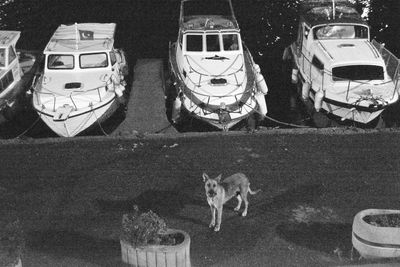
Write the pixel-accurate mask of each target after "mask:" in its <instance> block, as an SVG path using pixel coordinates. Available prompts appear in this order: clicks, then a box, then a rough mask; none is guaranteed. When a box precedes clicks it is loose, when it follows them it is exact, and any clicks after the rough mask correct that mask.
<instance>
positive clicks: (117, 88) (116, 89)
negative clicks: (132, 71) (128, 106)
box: [115, 85, 125, 97]
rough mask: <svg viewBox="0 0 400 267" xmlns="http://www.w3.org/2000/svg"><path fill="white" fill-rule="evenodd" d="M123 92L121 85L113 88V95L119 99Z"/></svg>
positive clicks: (123, 88)
mask: <svg viewBox="0 0 400 267" xmlns="http://www.w3.org/2000/svg"><path fill="white" fill-rule="evenodd" d="M124 90H125V87H124V86H123V85H118V86H116V87H115V94H116V95H117V96H118V97H121V96H122V95H123V94H124V93H123V92H124Z"/></svg>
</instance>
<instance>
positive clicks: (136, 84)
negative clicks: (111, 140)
mask: <svg viewBox="0 0 400 267" xmlns="http://www.w3.org/2000/svg"><path fill="white" fill-rule="evenodd" d="M133 76H134V81H133V83H132V88H131V92H130V96H129V101H128V103H127V113H126V118H125V120H124V121H123V122H122V123H121V125H120V126H119V127H118V128H117V129H116V130H115V131H114V132H113V135H126V134H128V135H130V134H135V133H143V134H144V133H173V132H175V133H176V132H177V131H176V129H175V128H174V127H173V126H172V125H171V124H170V123H169V121H168V119H167V116H166V107H165V97H164V81H163V62H162V59H138V60H137V62H136V64H135V67H134V73H133Z"/></svg>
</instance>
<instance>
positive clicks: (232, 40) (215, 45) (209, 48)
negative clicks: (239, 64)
mask: <svg viewBox="0 0 400 267" xmlns="http://www.w3.org/2000/svg"><path fill="white" fill-rule="evenodd" d="M203 38H205V43H206V47H205V48H204V49H203ZM238 50H239V35H238V34H237V33H222V34H219V33H214V34H204V35H203V34H187V35H186V51H188V52H202V51H206V52H219V51H238Z"/></svg>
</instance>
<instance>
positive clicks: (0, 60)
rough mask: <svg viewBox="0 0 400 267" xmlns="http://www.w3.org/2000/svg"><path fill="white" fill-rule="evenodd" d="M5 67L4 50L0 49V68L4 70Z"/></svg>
mask: <svg viewBox="0 0 400 267" xmlns="http://www.w3.org/2000/svg"><path fill="white" fill-rule="evenodd" d="M5 66H6V49H5V48H0V68H4V67H5Z"/></svg>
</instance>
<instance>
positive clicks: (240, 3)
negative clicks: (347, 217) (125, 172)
mask: <svg viewBox="0 0 400 267" xmlns="http://www.w3.org/2000/svg"><path fill="white" fill-rule="evenodd" d="M1 2H6V1H4V0H0V4H1ZM232 2H233V6H234V9H235V14H236V17H237V19H238V22H239V25H240V28H241V31H242V37H243V39H244V41H245V42H246V44H247V46H248V47H249V49H250V51H251V52H252V54H253V57H254V59H255V61H256V63H258V64H259V65H260V66H261V68H262V72H263V74H264V77H265V79H266V81H267V84H268V87H269V95H268V96H267V105H268V109H269V115H270V116H271V117H274V118H276V119H279V120H283V121H290V120H292V118H291V117H290V114H289V113H288V109H289V108H288V107H289V105H290V103H289V99H290V98H289V91H290V90H289V89H288V86H289V85H288V84H287V81H288V77H287V76H284V75H283V72H282V69H283V66H282V63H281V57H282V53H283V49H284V48H285V47H286V46H287V45H289V44H290V43H291V42H292V41H293V40H294V39H295V35H296V30H297V17H298V2H299V0H280V1H277V0H264V1H261V0H233V1H232ZM359 2H360V11H363V8H364V7H365V6H366V5H367V3H369V2H370V6H369V8H370V12H369V16H368V20H369V22H370V24H371V27H372V36H373V37H374V38H376V39H377V40H378V41H380V42H384V43H385V44H386V47H387V48H388V49H389V50H391V51H392V52H394V54H395V55H396V56H398V57H399V52H400V42H399V36H400V34H399V26H398V24H399V22H398V21H399V13H398V10H399V5H400V2H399V1H398V0H371V1H368V0H360V1H359ZM179 4H180V1H179V0H85V1H81V0H40V1H32V0H19V1H18V0H14V1H13V2H11V3H9V4H5V5H3V6H1V9H0V17H1V20H0V26H1V28H2V29H8V30H20V31H22V36H21V39H20V42H19V43H18V46H19V48H24V49H35V50H42V49H43V48H44V46H45V45H46V43H47V42H48V40H49V38H50V37H51V35H52V34H53V32H54V31H55V29H56V28H57V27H58V26H59V25H60V24H70V23H75V22H78V23H83V22H115V23H117V32H116V38H115V39H116V47H121V48H123V49H124V50H125V51H126V52H127V54H128V57H129V61H130V65H131V66H133V65H134V63H135V60H136V59H137V58H148V57H151V58H154V57H156V58H164V59H166V58H167V49H168V42H170V41H174V40H175V39H176V37H177V33H178V18H179ZM396 10H397V11H396ZM24 116H29V114H24ZM120 118H121V116H119V118H117V119H116V120H117V121H118V120H120ZM42 126H44V125H42ZM42 126H40V127H42ZM0 127H3V131H2V130H1V129H0V137H7V138H10V137H11V136H12V135H13V134H17V133H18V130H23V127H26V125H24V126H23V127H20V128H19V129H18V130H16V131H14V132H12V133H10V131H6V132H7V134H5V133H4V132H5V131H4V126H0ZM7 127H17V128H18V126H15V125H12V126H10V125H8V126H7ZM35 128H37V127H35ZM43 128H46V127H43ZM110 130H112V126H110ZM43 131H44V132H43ZM46 131H47V130H38V132H39V133H37V134H31V135H33V136H34V137H36V136H46V135H50V136H51V135H52V134H51V133H46ZM90 134H103V131H102V130H101V131H97V132H92V133H90ZM27 135H29V133H27Z"/></svg>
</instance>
